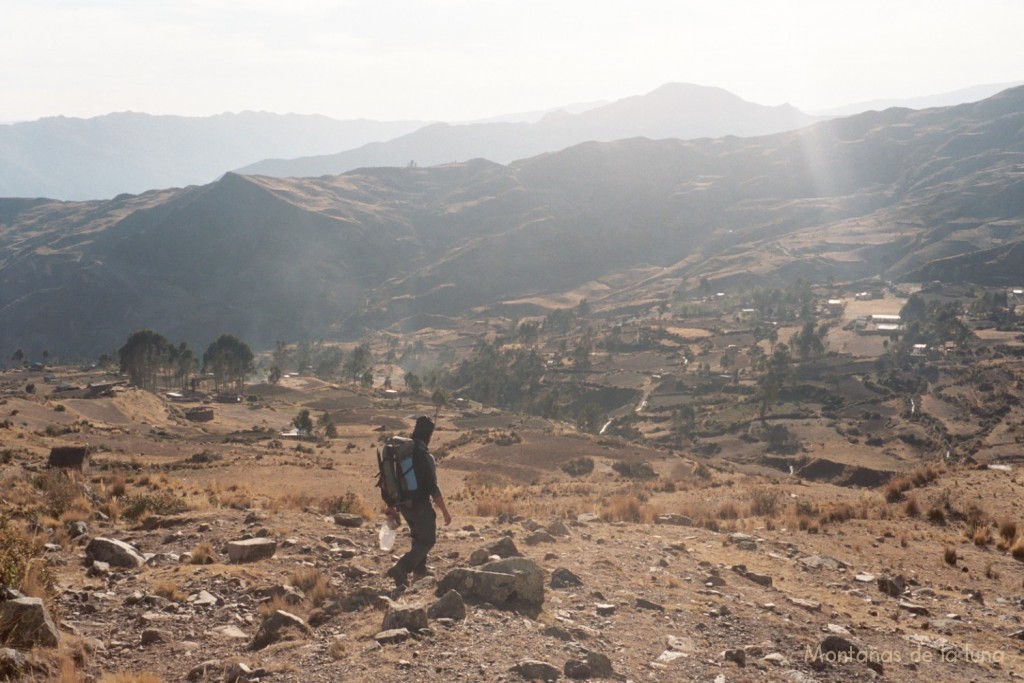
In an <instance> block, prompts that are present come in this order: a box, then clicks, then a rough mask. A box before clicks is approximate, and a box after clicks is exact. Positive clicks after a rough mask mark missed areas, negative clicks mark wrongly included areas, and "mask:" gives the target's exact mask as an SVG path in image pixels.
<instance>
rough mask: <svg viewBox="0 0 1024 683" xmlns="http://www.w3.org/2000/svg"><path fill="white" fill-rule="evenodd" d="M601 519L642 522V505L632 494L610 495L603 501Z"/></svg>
mask: <svg viewBox="0 0 1024 683" xmlns="http://www.w3.org/2000/svg"><path fill="white" fill-rule="evenodd" d="M601 519H603V520H605V521H606V522H643V521H644V511H643V506H642V505H641V503H640V501H639V500H638V499H636V498H635V497H633V496H628V495H621V494H620V495H617V496H611V497H610V498H608V499H606V500H605V502H604V510H602V511H601Z"/></svg>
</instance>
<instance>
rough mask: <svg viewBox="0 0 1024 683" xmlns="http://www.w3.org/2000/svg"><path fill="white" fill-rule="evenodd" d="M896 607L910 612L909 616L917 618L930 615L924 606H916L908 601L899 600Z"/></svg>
mask: <svg viewBox="0 0 1024 683" xmlns="http://www.w3.org/2000/svg"><path fill="white" fill-rule="evenodd" d="M896 606H897V607H899V608H900V609H902V610H906V611H907V612H910V613H911V614H916V615H917V616H919V617H927V616H928V615H929V614H931V613H930V612H929V611H928V608H927V607H925V606H924V605H918V604H917V603H914V602H910V601H909V600H900V601H899V603H897V605H896Z"/></svg>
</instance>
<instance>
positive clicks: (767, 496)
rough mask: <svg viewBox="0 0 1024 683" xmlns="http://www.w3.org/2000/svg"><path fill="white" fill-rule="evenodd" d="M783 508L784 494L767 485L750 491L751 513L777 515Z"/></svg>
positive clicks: (767, 515)
mask: <svg viewBox="0 0 1024 683" xmlns="http://www.w3.org/2000/svg"><path fill="white" fill-rule="evenodd" d="M781 508H782V494H781V493H780V492H779V491H776V490H773V489H769V488H767V487H763V486H762V487H758V488H756V489H754V490H753V491H751V492H750V513H751V514H752V515H757V516H758V517H776V516H778V514H779V511H780V510H781Z"/></svg>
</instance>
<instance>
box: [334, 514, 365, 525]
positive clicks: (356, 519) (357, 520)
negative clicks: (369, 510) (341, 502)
mask: <svg viewBox="0 0 1024 683" xmlns="http://www.w3.org/2000/svg"><path fill="white" fill-rule="evenodd" d="M363 522H364V520H363V518H362V517H361V516H360V515H356V514H352V513H350V512H342V513H339V514H336V515H334V523H335V524H337V525H338V526H343V527H347V528H349V529H356V528H359V527H361V526H362V525H363Z"/></svg>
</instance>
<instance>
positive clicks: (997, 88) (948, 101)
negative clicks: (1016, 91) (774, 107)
mask: <svg viewBox="0 0 1024 683" xmlns="http://www.w3.org/2000/svg"><path fill="white" fill-rule="evenodd" d="M1019 85H1024V81H1013V82H1011V83H991V84H986V85H974V86H971V87H969V88H961V89H960V90H953V91H951V92H947V93H940V94H938V95H925V96H923V97H908V98H901V99H887V100H869V101H867V102H857V103H856V104H847V105H844V106H842V107H835V108H834V109H826V110H824V111H818V112H814V113H815V114H818V115H819V116H827V117H835V116H851V115H853V114H860V113H861V112H865V111H883V110H885V109H891V108H892V107H902V108H906V109H930V108H931V107H953V106H956V105H958V104H964V103H968V102H977V101H979V100H983V99H985V98H987V97H992V96H993V95H995V94H997V93H1000V92H1002V91H1003V90H1008V89H1010V88H1016V87H1017V86H1019Z"/></svg>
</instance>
